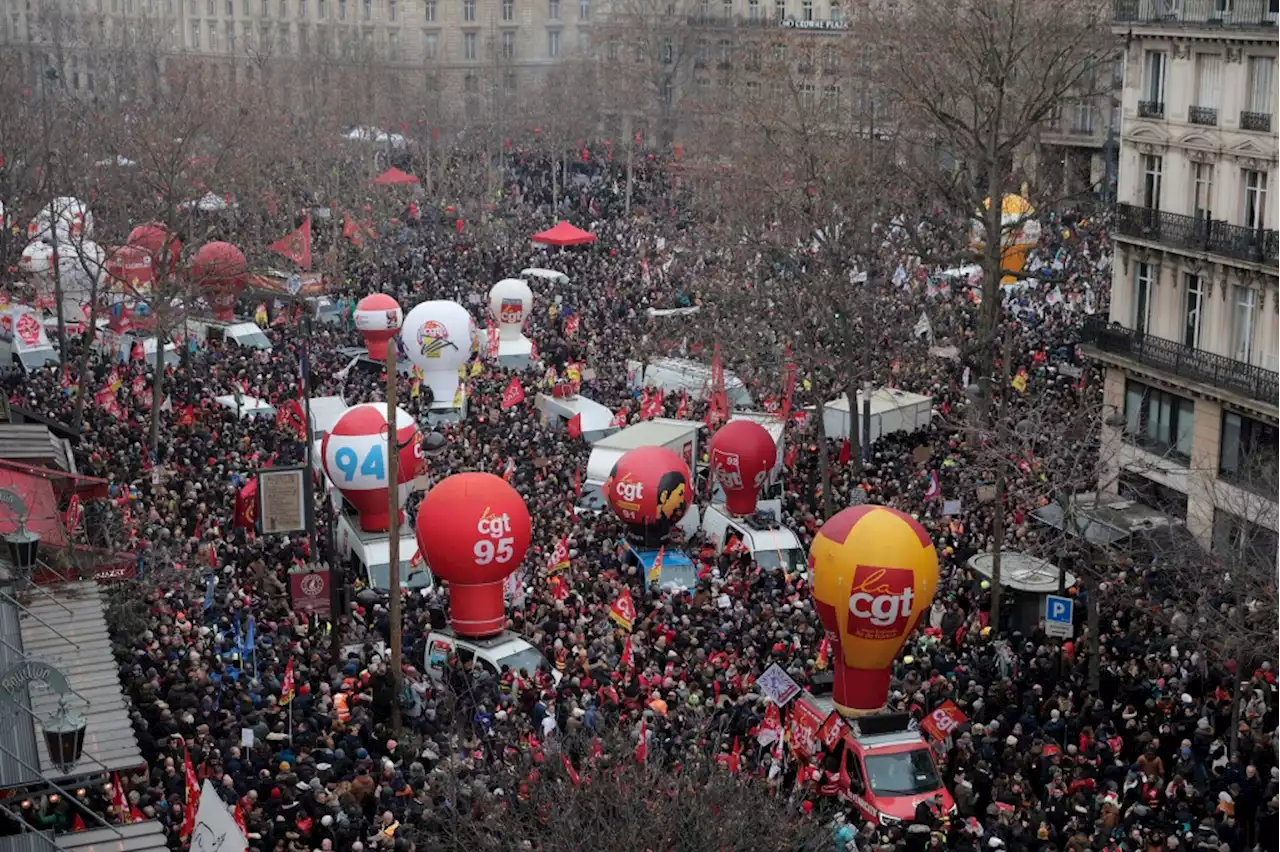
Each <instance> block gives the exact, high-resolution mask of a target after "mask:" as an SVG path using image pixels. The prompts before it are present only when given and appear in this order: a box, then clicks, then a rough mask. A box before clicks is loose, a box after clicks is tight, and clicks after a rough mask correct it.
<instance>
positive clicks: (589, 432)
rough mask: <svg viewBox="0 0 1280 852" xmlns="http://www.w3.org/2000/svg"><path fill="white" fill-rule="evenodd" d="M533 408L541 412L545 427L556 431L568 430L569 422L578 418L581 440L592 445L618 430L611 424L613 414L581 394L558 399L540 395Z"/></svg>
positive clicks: (544, 394) (546, 394)
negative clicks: (580, 427) (550, 427)
mask: <svg viewBox="0 0 1280 852" xmlns="http://www.w3.org/2000/svg"><path fill="white" fill-rule="evenodd" d="M533 406H534V408H536V409H538V411H540V412H542V416H543V418H544V419H545V420H546V423H547V425H549V426H554V427H555V428H557V429H566V428H568V424H569V421H570V420H572V419H573V418H574V417H575V416H580V417H581V419H580V420H579V421H578V422H579V423H580V424H582V438H583V440H585V441H586V442H587V443H589V444H594V443H596V442H597V441H600V440H601V439H603V438H606V437H608V436H609V435H613V434H616V433H617V432H618V428H617V427H616V426H613V425H611V424H612V423H613V412H612V411H610V410H609V409H608V408H607V407H606V406H603V405H601V404H600V403H598V402H596V401H595V400H594V399H588V398H587V397H585V396H583V395H582V394H574V395H573V396H564V397H558V396H553V395H552V394H549V393H540V394H538V396H537V398H536V399H535V400H534V402H533Z"/></svg>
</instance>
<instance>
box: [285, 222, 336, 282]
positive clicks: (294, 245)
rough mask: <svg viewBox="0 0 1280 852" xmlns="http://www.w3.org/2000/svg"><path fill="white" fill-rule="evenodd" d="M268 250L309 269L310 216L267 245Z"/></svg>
mask: <svg viewBox="0 0 1280 852" xmlns="http://www.w3.org/2000/svg"><path fill="white" fill-rule="evenodd" d="M344 230H345V228H344ZM267 250H268V251H273V252H275V253H276V254H280V255H284V256H285V257H287V258H289V259H290V260H292V261H293V262H294V263H296V264H298V266H301V267H302V268H303V269H307V270H310V269H311V217H310V216H308V217H307V218H306V220H305V221H304V222H303V223H302V227H300V228H298V230H296V231H294V232H293V233H292V234H286V235H285V236H283V237H281V238H280V239H278V240H276V241H275V242H274V243H271V244H270V245H268V246H267Z"/></svg>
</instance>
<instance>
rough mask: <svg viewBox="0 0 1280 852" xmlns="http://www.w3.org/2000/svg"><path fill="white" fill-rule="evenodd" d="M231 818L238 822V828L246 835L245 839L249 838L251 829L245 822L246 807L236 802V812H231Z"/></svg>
mask: <svg viewBox="0 0 1280 852" xmlns="http://www.w3.org/2000/svg"><path fill="white" fill-rule="evenodd" d="M231 818H232V819H234V820H235V821H236V827H237V828H239V829H240V831H241V832H243V833H244V836H245V837H248V836H249V827H248V826H246V825H245V822H244V807H243V806H242V805H241V803H240V802H236V807H235V810H233V811H232V812H231Z"/></svg>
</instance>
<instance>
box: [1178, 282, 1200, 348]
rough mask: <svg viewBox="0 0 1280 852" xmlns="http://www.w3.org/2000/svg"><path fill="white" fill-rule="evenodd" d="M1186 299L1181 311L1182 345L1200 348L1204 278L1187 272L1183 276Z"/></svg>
mask: <svg viewBox="0 0 1280 852" xmlns="http://www.w3.org/2000/svg"><path fill="white" fill-rule="evenodd" d="M1183 282H1184V285H1185V288H1186V299H1185V300H1184V301H1183V311H1182V316H1183V320H1182V345H1183V346H1190V347H1191V348H1192V349H1199V348H1200V329H1201V327H1202V326H1203V325H1204V305H1205V286H1204V277H1203V276H1201V275H1196V274H1194V273H1191V272H1188V273H1186V275H1184V276H1183Z"/></svg>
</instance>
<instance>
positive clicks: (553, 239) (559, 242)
mask: <svg viewBox="0 0 1280 852" xmlns="http://www.w3.org/2000/svg"><path fill="white" fill-rule="evenodd" d="M533 241H534V242H535V243H543V244H545V245H549V246H582V245H587V244H589V243H594V242H595V241H596V235H595V234H593V233H591V232H590V231H584V230H582V229H581V228H575V227H574V226H573V225H570V224H569V223H568V222H560V223H559V224H557V225H556V226H555V227H554V228H552V229H550V230H548V231H543V232H542V233H541V234H534V235H533Z"/></svg>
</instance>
